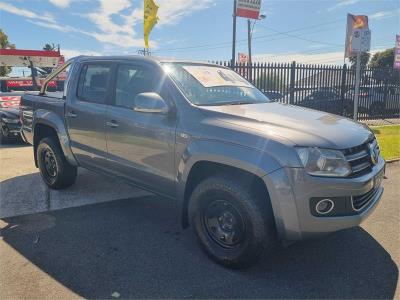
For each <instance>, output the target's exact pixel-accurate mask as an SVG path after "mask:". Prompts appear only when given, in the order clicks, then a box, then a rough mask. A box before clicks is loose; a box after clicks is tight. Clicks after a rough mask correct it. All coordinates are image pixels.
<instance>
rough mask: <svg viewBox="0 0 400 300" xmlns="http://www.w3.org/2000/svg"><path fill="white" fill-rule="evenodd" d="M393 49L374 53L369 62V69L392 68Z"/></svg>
mask: <svg viewBox="0 0 400 300" xmlns="http://www.w3.org/2000/svg"><path fill="white" fill-rule="evenodd" d="M394 51H395V49H394V48H389V49H386V50H384V51H380V52H376V53H375V54H374V55H373V56H372V58H371V61H370V62H369V66H370V67H371V68H392V67H393V61H394Z"/></svg>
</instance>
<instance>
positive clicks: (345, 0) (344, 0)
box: [327, 0, 360, 11]
mask: <svg viewBox="0 0 400 300" xmlns="http://www.w3.org/2000/svg"><path fill="white" fill-rule="evenodd" d="M359 1H360V0H339V2H338V3H336V4H335V5H334V6H331V7H329V8H328V9H327V11H332V10H335V9H337V8H340V7H343V6H348V5H352V4H355V3H357V2H359Z"/></svg>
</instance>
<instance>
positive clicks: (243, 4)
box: [236, 0, 261, 19]
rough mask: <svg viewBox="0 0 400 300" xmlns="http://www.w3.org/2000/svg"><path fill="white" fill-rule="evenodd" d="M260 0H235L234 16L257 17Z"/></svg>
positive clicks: (258, 15)
mask: <svg viewBox="0 0 400 300" xmlns="http://www.w3.org/2000/svg"><path fill="white" fill-rule="evenodd" d="M260 9H261V0H237V2H236V16H237V17H242V18H247V19H259V17H260Z"/></svg>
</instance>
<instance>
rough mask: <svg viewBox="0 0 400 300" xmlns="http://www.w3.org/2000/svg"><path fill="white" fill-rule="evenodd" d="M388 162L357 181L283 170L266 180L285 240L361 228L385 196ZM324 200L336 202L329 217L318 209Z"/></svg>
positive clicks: (278, 229)
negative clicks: (384, 181) (384, 179)
mask: <svg viewBox="0 0 400 300" xmlns="http://www.w3.org/2000/svg"><path fill="white" fill-rule="evenodd" d="M384 172H385V161H384V160H383V159H382V158H379V161H378V163H377V164H376V165H375V166H374V167H373V168H372V171H371V172H369V173H368V174H365V175H363V176H359V177H354V178H327V177H316V176H310V175H308V174H307V173H306V172H305V170H304V169H302V168H282V169H279V170H277V171H275V172H272V173H270V174H268V175H266V176H265V177H263V179H264V182H265V183H266V185H267V187H268V191H269V194H270V198H271V204H272V208H273V210H274V215H275V223H276V227H277V231H278V234H279V236H280V237H281V238H282V239H283V240H287V241H295V240H302V239H307V238H312V237H317V236H321V235H325V234H327V233H331V232H334V231H338V230H341V229H345V228H350V227H354V226H358V225H359V224H360V223H361V222H362V221H363V220H365V219H366V218H367V217H368V216H369V215H370V214H371V213H372V212H373V210H374V209H375V208H376V206H377V204H378V203H379V200H380V198H381V196H382V194H383V187H382V186H381V180H382V178H383V176H384ZM324 199H329V200H330V201H332V203H333V208H332V210H331V211H329V212H328V213H326V214H320V213H319V212H318V211H317V210H316V204H317V203H318V202H319V201H321V200H324Z"/></svg>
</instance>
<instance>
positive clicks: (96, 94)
mask: <svg viewBox="0 0 400 300" xmlns="http://www.w3.org/2000/svg"><path fill="white" fill-rule="evenodd" d="M78 72H79V80H78V82H77V83H76V93H69V95H68V99H67V104H66V121H67V124H68V131H69V136H70V140H71V148H72V150H73V152H74V154H75V157H76V159H77V160H78V162H79V164H81V165H83V166H90V167H93V168H96V167H100V168H103V169H105V168H106V167H107V146H106V138H105V117H106V110H107V102H108V101H109V99H110V94H111V91H110V84H111V77H112V72H113V64H112V63H110V62H97V61H96V62H88V63H82V64H81V66H80V70H79V71H78Z"/></svg>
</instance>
